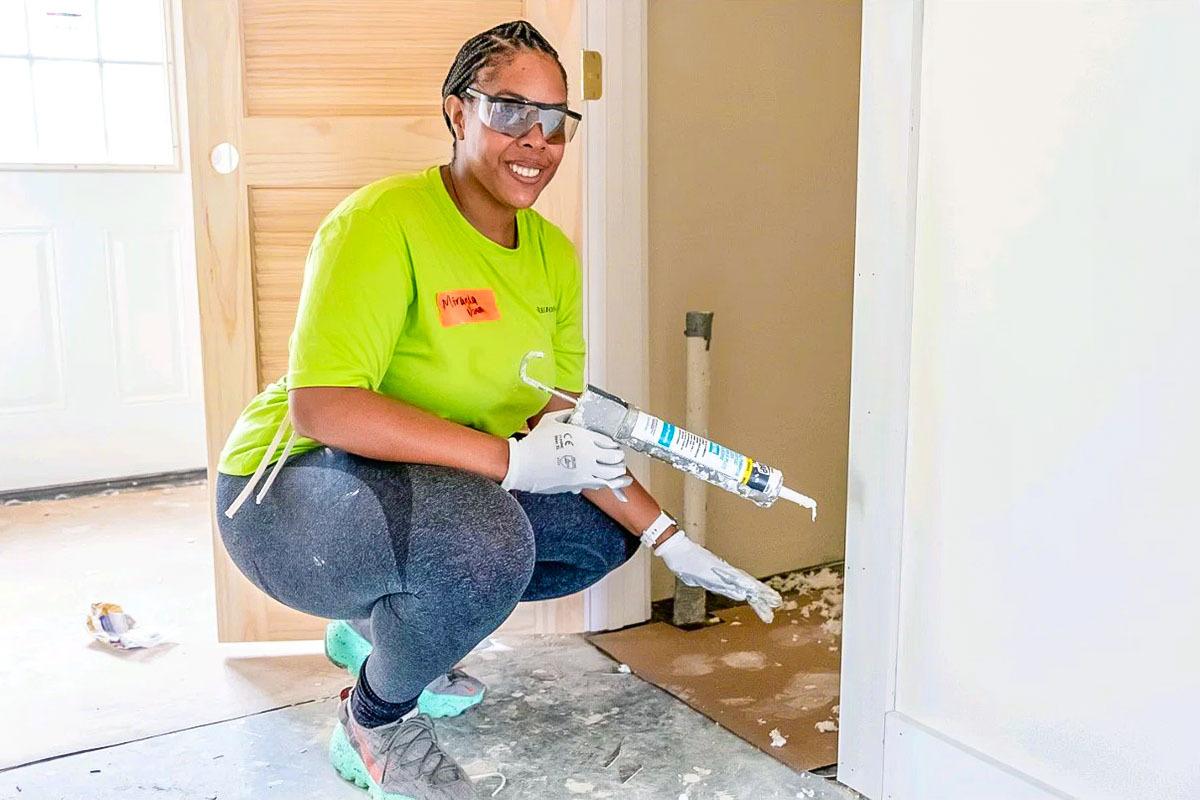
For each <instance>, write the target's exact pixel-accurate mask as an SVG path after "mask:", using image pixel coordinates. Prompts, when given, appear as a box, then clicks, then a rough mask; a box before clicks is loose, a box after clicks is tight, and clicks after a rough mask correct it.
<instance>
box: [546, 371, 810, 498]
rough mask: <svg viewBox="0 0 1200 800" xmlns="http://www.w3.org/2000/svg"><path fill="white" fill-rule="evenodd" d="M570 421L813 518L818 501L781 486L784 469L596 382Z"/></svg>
mask: <svg viewBox="0 0 1200 800" xmlns="http://www.w3.org/2000/svg"><path fill="white" fill-rule="evenodd" d="M570 421H571V422H572V423H573V424H575V425H581V426H582V427H585V428H587V429H589V430H593V431H596V432H598V433H603V434H606V435H607V436H609V437H611V438H613V439H615V440H616V441H617V442H619V443H621V444H623V445H625V446H626V447H629V448H630V449H632V450H637V451H640V452H643V453H646V454H648V455H650V456H653V457H654V458H657V459H659V460H661V461H666V462H667V463H669V464H671V465H673V466H674V467H675V468H677V469H679V470H681V471H683V472H687V473H689V474H691V475H695V476H696V477H698V478H702V479H703V480H706V481H708V482H709V483H711V484H713V485H714V486H719V487H721V488H722V489H725V490H726V491H729V492H733V493H734V494H737V495H740V496H742V497H745V498H747V499H749V500H751V501H753V502H754V503H756V504H757V505H760V506H762V507H763V508H769V507H770V506H771V505H773V504H774V503H775V501H776V500H777V499H778V498H779V497H783V498H785V499H787V500H791V501H792V502H794V503H798V504H799V505H802V506H805V507H806V508H810V509H812V512H813V519H816V515H817V504H816V501H814V500H813V499H812V498H810V497H806V496H805V495H802V494H800V493H799V492H795V491H792V490H791V489H788V488H787V487H785V486H784V485H783V473H782V472H780V471H779V470H778V469H775V468H774V467H769V466H767V465H766V464H763V463H762V462H759V461H755V460H754V459H752V458H750V457H749V456H746V455H743V454H741V453H739V452H737V451H736V450H731V449H729V448H728V447H725V446H723V445H720V444H717V443H716V442H714V441H712V440H710V439H706V438H705V437H703V436H699V435H697V434H695V433H692V432H691V431H689V430H686V429H684V428H680V427H679V426H677V425H674V424H672V423H670V422H667V421H665V420H662V419H659V418H658V417H656V416H654V415H653V414H648V413H646V412H645V411H642V410H641V409H639V408H636V407H635V406H632V405H630V404H629V403H627V402H625V401H624V400H622V399H621V398H620V397H617V396H616V395H613V394H609V393H608V392H605V391H603V390H602V389H597V388H596V387H595V386H590V385H589V386H588V387H587V388H586V389H585V390H584V392H583V394H582V395H580V396H579V400H578V402H577V404H576V406H575V411H574V412H573V413H572V414H571V419H570Z"/></svg>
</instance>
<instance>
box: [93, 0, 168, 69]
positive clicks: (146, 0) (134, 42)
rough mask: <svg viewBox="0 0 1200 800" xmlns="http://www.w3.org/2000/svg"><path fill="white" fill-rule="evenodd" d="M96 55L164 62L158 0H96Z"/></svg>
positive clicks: (161, 5) (160, 12)
mask: <svg viewBox="0 0 1200 800" xmlns="http://www.w3.org/2000/svg"><path fill="white" fill-rule="evenodd" d="M99 7H100V57H101V58H104V59H106V60H112V61H158V62H161V61H164V60H165V59H164V57H163V39H164V34H163V4H162V0H99Z"/></svg>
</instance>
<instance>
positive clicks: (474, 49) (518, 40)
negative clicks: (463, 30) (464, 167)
mask: <svg viewBox="0 0 1200 800" xmlns="http://www.w3.org/2000/svg"><path fill="white" fill-rule="evenodd" d="M521 50H533V51H536V52H539V53H545V54H546V55H548V56H550V57H552V58H553V59H554V62H555V63H556V64H558V70H559V72H561V73H562V79H563V83H564V84H565V83H567V71H566V69H564V68H563V65H562V61H560V60H559V58H558V51H557V50H555V49H554V48H553V47H552V46H551V45H550V42H548V41H546V37H544V36H542V34H541V33H539V32H538V29H537V28H535V27H533V26H532V25H530V24H529V23H528V22H526V21H525V20H523V19H518V20H513V21H512V22H505V23H502V24H500V25H497V26H496V27H494V28H491V29H489V30H486V31H484V32H483V33H480V34H476V35H475V36H472V37H471V38H470V39H468V40H467V42H466V43H465V44H464V45H463V46H462V47H461V48H459V51H458V55H457V56H455V58H454V63H453V64H452V65H450V72H449V73H447V75H446V80H445V81H444V82H443V83H442V118H443V119H444V120H446V128H447V129H448V130H449V131H450V136H451V137H452V138H454V146H455V149H457V148H458V139H457V137H455V136H454V126H453V125H451V124H450V115H449V114H447V113H446V109H445V100H446V98H447V97H450V96H451V95H454V96H455V97H462V95H463V93H464V92H465V91H466V89H467V87H468V86H470V85H471V84H472V83H474V82H475V80H476V79H477V78H478V77H479V73H480V72H481V71H482V70H484V69H487V68H488V67H493V66H496V65H497V64H498V63H502V62H503V61H506V60H510V59H511V58H512V57H513V56H514V55H516V54H517V53H518V52H519V51H521Z"/></svg>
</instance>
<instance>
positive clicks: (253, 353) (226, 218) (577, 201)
mask: <svg viewBox="0 0 1200 800" xmlns="http://www.w3.org/2000/svg"><path fill="white" fill-rule="evenodd" d="M522 16H523V17H525V18H527V19H529V20H530V21H532V22H533V23H534V24H535V25H537V26H538V28H539V30H541V31H542V33H543V34H544V35H545V36H546V37H547V38H548V39H549V40H550V41H551V42H552V43H553V44H554V46H555V47H556V49H558V50H559V52H560V55H561V57H562V60H563V63H564V65H565V66H566V67H567V70H568V75H569V77H570V79H571V87H572V88H571V91H570V96H571V101H572V102H573V103H578V102H579V98H580V93H579V91H578V88H577V87H578V64H577V62H578V60H579V59H578V53H579V50H580V33H581V27H580V15H579V10H578V0H543V2H534V1H533V0H526V1H525V2H522V1H521V0H472V1H470V2H467V1H464V0H455V1H453V2H451V1H450V0H420V1H417V0H412V1H410V2H404V3H396V2H393V1H392V0H353V1H352V2H347V1H346V0H314V1H313V2H300V3H297V2H282V0H243V2H240V3H239V2H236V0H197V2H194V3H188V4H187V8H186V9H185V19H184V28H185V37H186V55H187V61H188V93H189V101H190V102H189V105H190V110H191V113H190V119H191V131H192V141H193V146H192V148H191V159H192V165H193V170H194V173H195V176H196V179H195V181H194V194H195V209H196V226H197V268H198V274H199V285H200V307H201V313H202V320H203V326H202V336H203V353H204V375H205V400H206V415H207V421H208V452H209V466H210V474H211V473H212V470H213V469H214V467H215V461H216V457H217V454H218V453H219V452H220V449H221V446H222V445H223V443H224V440H225V437H226V436H227V435H228V432H229V430H230V428H231V427H232V425H233V422H234V421H235V420H236V418H237V416H238V414H239V413H240V412H241V410H242V408H243V407H244V406H245V404H246V403H247V402H248V401H249V400H250V399H251V398H252V397H253V396H254V394H255V393H257V392H258V391H259V390H260V388H261V387H263V386H265V385H266V384H267V383H270V382H271V381H273V380H276V379H277V378H279V377H280V376H281V375H282V374H283V373H284V371H285V370H286V366H287V339H288V336H289V335H290V332H291V328H292V325H293V322H294V318H295V310H296V303H297V301H298V298H299V290H300V282H301V279H302V275H303V269H304V256H305V254H306V252H307V250H308V245H309V242H310V241H311V239H312V236H313V233H314V232H315V230H316V227H317V225H318V224H319V222H320V220H321V219H322V218H323V217H324V216H325V214H326V213H328V211H329V210H330V209H332V208H333V206H334V205H336V203H337V202H338V201H340V200H341V199H342V198H343V197H345V196H346V195H347V194H349V193H350V192H351V191H353V190H354V189H355V188H357V187H359V186H361V185H363V184H365V183H368V182H370V181H373V180H376V179H378V178H382V177H385V176H387V175H391V174H395V173H399V172H409V171H415V170H418V169H422V168H424V167H427V166H430V165H432V164H436V163H444V162H446V161H448V160H449V156H450V146H449V145H450V141H449V133H448V132H447V131H446V128H445V123H444V122H443V120H442V116H441V85H442V81H443V79H444V77H445V74H446V71H447V70H448V69H449V67H450V64H451V62H452V60H453V58H454V56H455V54H456V53H457V51H458V48H459V47H460V46H461V44H462V43H463V42H464V41H465V40H466V39H468V38H469V37H470V36H472V35H474V34H475V33H478V32H480V31H482V30H485V29H487V28H489V27H491V26H492V25H495V24H497V23H498V22H502V21H505V20H508V19H513V18H517V17H522ZM243 65H244V72H243ZM222 142H229V143H231V144H233V145H234V146H235V147H236V148H237V150H238V152H239V154H240V163H239V165H238V168H237V169H236V170H234V171H233V172H231V173H229V174H220V173H218V172H217V171H216V170H215V169H214V168H213V166H212V165H211V164H210V156H209V153H210V151H211V150H212V148H213V147H214V146H216V145H217V144H219V143H222ZM582 151H583V140H582V137H577V139H576V141H575V142H573V143H572V146H571V147H570V148H568V150H567V155H566V157H565V159H564V162H563V164H562V166H561V167H560V169H559V171H558V174H557V175H556V177H555V180H554V182H553V183H552V184H551V186H550V187H549V188H548V189H547V190H546V191H545V192H544V194H543V196H542V197H541V198H540V199H539V201H538V204H537V208H538V210H539V211H541V213H543V214H544V215H546V216H547V217H548V218H549V219H551V220H552V221H554V222H555V223H556V224H558V225H559V226H560V227H562V228H563V229H564V230H565V231H566V232H567V234H568V235H570V236H572V237H573V239H574V240H575V243H576V246H577V247H580V246H581V245H582V239H581V236H582V215H581V198H582V172H581V170H580V157H581V155H580V154H581V153H582ZM216 542H217V544H216V545H215V547H216V550H217V553H216V582H217V603H218V630H219V635H220V638H221V639H222V640H223V641H241V640H254V639H281V638H316V637H318V636H319V635H320V633H321V627H322V625H323V621H322V620H317V619H314V618H311V617H307V616H305V615H302V614H299V613H297V612H294V611H292V610H290V609H287V608H285V607H283V606H281V605H280V604H278V603H275V602H274V601H272V600H270V599H269V598H267V597H266V596H265V595H263V594H261V593H260V592H258V590H257V589H255V588H254V587H253V586H252V585H251V584H250V583H249V582H248V581H247V580H245V578H243V577H242V576H241V574H240V573H239V572H238V571H237V569H236V568H235V567H234V566H233V565H232V564H231V562H230V561H229V560H228V557H227V556H226V555H225V553H224V551H223V549H222V548H221V545H220V539H219V537H216ZM514 617H515V619H513V620H511V621H510V623H509V624H510V626H513V627H516V628H519V629H522V630H540V631H566V630H581V629H582V625H583V600H582V595H576V596H574V597H570V598H564V599H562V600H558V601H550V602H547V603H536V604H532V603H531V604H522V606H521V607H519V608H518V610H517V612H515V614H514Z"/></svg>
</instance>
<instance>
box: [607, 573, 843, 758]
mask: <svg viewBox="0 0 1200 800" xmlns="http://www.w3.org/2000/svg"><path fill="white" fill-rule="evenodd" d="M809 599H811V598H810V597H808V596H806V595H803V594H801V595H787V596H785V600H788V601H790V602H787V603H785V609H787V610H781V611H779V612H777V613H776V615H775V621H774V622H773V623H772V624H770V625H766V624H764V623H763V622H762V621H761V620H759V619H758V617H756V616H755V615H754V612H753V611H751V610H750V609H749V607H747V606H739V607H737V608H731V609H727V610H724V611H719V612H717V613H716V615H717V616H718V617H720V618H721V620H722V622H721V624H719V625H712V626H709V627H707V628H704V629H701V630H696V631H690V632H688V631H682V630H679V629H678V628H676V627H674V626H672V625H668V624H666V623H662V622H654V623H649V624H646V625H639V626H637V627H634V628H628V629H626V630H621V631H615V632H613V633H601V634H596V635H594V636H590V637H588V638H589V640H590V641H591V642H592V643H593V644H594V645H596V646H597V647H599V648H600V649H601V650H603V651H604V652H606V653H608V654H609V655H610V656H612V657H613V658H615V659H617V660H618V661H620V662H622V663H624V664H628V665H629V667H630V668H631V669H632V670H633V672H634V673H635V674H636V675H638V676H639V677H641V678H643V679H645V680H647V681H649V682H651V683H653V684H654V685H656V686H658V687H660V688H662V689H665V690H666V691H668V692H670V693H671V694H673V695H675V696H676V697H678V698H679V699H680V700H682V701H683V702H685V703H687V704H688V705H689V706H691V707H692V708H694V709H696V710H697V711H699V712H700V713H702V714H704V715H705V716H707V717H708V718H709V719H712V720H713V721H715V722H717V723H719V724H720V725H722V726H723V727H725V728H727V729H728V730H730V731H732V732H734V733H736V734H737V735H738V736H740V737H742V738H743V739H745V740H746V741H747V742H750V743H751V744H753V745H755V746H757V747H759V748H760V749H762V751H763V752H765V753H768V754H770V755H771V756H773V757H775V758H777V759H779V760H780V761H782V762H783V763H785V764H787V765H788V766H790V767H792V768H793V769H797V770H808V769H813V768H814V767H819V766H824V765H826V764H832V763H834V762H836V761H837V732H836V730H835V729H834V728H835V724H836V722H837V719H838V715H837V706H838V703H839V700H838V693H839V678H840V674H839V671H840V668H841V667H840V665H841V635H840V633H841V631H840V625H839V624H830V623H829V621H828V620H827V619H825V618H824V617H822V616H821V615H820V614H819V613H811V611H810V613H809V616H807V617H805V616H804V615H803V613H801V612H802V611H803V609H804V607H805V605H806V602H807V601H808V600H809ZM789 607H790V608H789ZM818 726H819V727H818ZM822 729H825V730H824V731H823V730H822ZM773 731H774V732H775V734H774V736H773V735H772V732H773ZM784 740H786V741H784ZM773 744H774V745H780V746H773ZM714 755H717V754H714Z"/></svg>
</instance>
